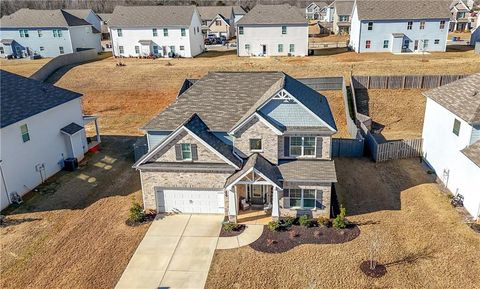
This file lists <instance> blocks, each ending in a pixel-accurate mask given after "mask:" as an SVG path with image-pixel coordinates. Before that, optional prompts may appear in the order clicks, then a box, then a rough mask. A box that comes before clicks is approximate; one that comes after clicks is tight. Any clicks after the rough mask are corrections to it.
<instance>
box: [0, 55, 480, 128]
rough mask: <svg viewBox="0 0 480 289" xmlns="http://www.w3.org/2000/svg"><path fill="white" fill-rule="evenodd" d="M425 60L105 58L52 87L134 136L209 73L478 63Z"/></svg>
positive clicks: (448, 68)
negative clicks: (189, 83) (185, 86)
mask: <svg viewBox="0 0 480 289" xmlns="http://www.w3.org/2000/svg"><path fill="white" fill-rule="evenodd" d="M425 59H426V60H427V61H426V62H422V60H421V57H420V56H411V55H410V56H408V55H392V54H390V53H375V54H373V53H371V54H356V53H353V52H343V53H340V54H335V55H322V56H311V57H303V58H300V57H298V58H280V57H278V58H277V57H271V58H243V57H242V58H240V57H237V56H236V55H235V54H234V52H213V51H212V52H208V53H205V54H203V55H202V56H200V57H197V58H193V59H174V60H167V59H157V60H149V59H124V60H122V61H123V62H124V63H125V64H126V66H124V67H118V66H116V63H118V60H117V59H114V58H107V59H103V60H100V61H96V62H91V63H87V64H83V65H80V66H77V67H74V68H72V69H71V70H69V71H68V72H67V73H66V74H65V75H64V76H63V77H62V78H61V79H60V80H59V81H58V82H57V83H56V84H57V85H59V86H61V87H64V88H68V89H71V90H74V91H78V92H81V93H84V95H85V96H84V98H83V105H84V109H85V110H86V112H87V113H91V114H96V115H99V116H100V117H101V118H100V124H101V129H102V132H103V133H107V134H115V135H138V134H140V133H141V132H140V131H139V130H138V128H139V127H141V126H142V125H143V124H145V123H146V122H147V121H148V120H149V119H150V118H152V117H153V116H154V115H155V114H157V113H158V112H160V111H161V110H163V109H164V108H165V107H166V106H167V105H168V104H170V103H171V102H172V101H173V100H174V99H175V97H176V94H177V91H178V89H179V87H180V85H181V83H182V82H183V80H184V79H185V78H199V77H202V76H203V75H205V74H206V73H208V72H209V71H247V70H248V71H252V70H261V71H271V70H276V71H284V72H286V73H288V74H290V75H292V76H294V77H315V76H336V75H340V76H341V75H344V76H348V75H349V73H350V71H353V73H354V74H359V75H360V74H362V75H368V74H369V75H386V74H393V75H394V74H397V75H399V74H432V73H438V74H459V73H460V74H462V73H465V74H468V73H473V72H478V71H480V58H479V57H478V56H475V55H474V54H473V52H472V51H466V52H465V51H461V52H449V53H433V54H430V55H425ZM0 63H2V64H3V61H2V62H0ZM169 64H171V65H169ZM11 68H12V66H5V69H11ZM339 104H341V105H343V103H341V102H340V103H339ZM332 109H333V110H334V111H335V110H338V109H337V108H335V107H332ZM337 121H338V120H337Z"/></svg>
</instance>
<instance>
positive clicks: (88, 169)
mask: <svg viewBox="0 0 480 289" xmlns="http://www.w3.org/2000/svg"><path fill="white" fill-rule="evenodd" d="M101 137H102V143H101V144H100V151H99V152H97V153H88V154H87V155H86V156H85V158H84V160H82V161H81V162H80V165H79V168H78V169H77V170H76V171H74V172H66V171H59V172H58V173H56V174H55V175H54V176H52V177H50V178H49V179H48V180H47V181H46V182H45V183H44V184H42V185H40V186H39V187H37V188H35V189H34V190H32V191H30V192H29V193H27V194H26V195H24V196H23V200H24V202H23V203H22V204H20V205H11V206H10V207H8V208H6V209H5V210H4V211H2V213H3V214H7V215H16V214H23V213H32V212H44V211H53V210H64V209H70V210H77V209H84V208H86V207H88V206H90V205H91V204H93V203H95V202H97V201H99V200H101V199H104V198H109V197H115V196H128V195H130V194H132V193H133V192H136V191H139V190H140V189H141V186H140V178H139V177H138V173H137V172H136V171H135V170H134V169H133V168H132V165H133V152H132V149H133V144H134V142H135V140H136V139H137V137H133V136H105V135H102V136H101ZM45 187H47V188H48V189H46V190H44V189H43V188H45Z"/></svg>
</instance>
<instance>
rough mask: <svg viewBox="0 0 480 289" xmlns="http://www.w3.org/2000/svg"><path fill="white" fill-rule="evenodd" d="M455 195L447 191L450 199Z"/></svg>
mask: <svg viewBox="0 0 480 289" xmlns="http://www.w3.org/2000/svg"><path fill="white" fill-rule="evenodd" d="M453 197H454V196H453V194H452V193H451V192H448V193H447V198H448V199H449V200H451V199H453Z"/></svg>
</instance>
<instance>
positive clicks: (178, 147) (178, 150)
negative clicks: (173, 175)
mask: <svg viewBox="0 0 480 289" xmlns="http://www.w3.org/2000/svg"><path fill="white" fill-rule="evenodd" d="M175 157H176V159H177V161H181V160H183V157H182V145H181V144H176V145H175Z"/></svg>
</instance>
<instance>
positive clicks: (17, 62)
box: [0, 58, 51, 77]
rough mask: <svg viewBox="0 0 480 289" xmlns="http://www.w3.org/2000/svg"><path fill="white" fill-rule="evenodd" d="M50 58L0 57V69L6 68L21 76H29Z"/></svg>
mask: <svg viewBox="0 0 480 289" xmlns="http://www.w3.org/2000/svg"><path fill="white" fill-rule="evenodd" d="M50 59H51V58H42V59H35V60H29V59H10V60H7V59H4V58H2V59H0V69H3V70H7V71H10V72H13V73H16V74H20V75H22V76H26V77H28V76H30V75H32V74H33V73H34V72H35V71H37V70H38V69H40V67H42V66H43V65H44V64H45V63H47V62H48V61H50Z"/></svg>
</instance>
